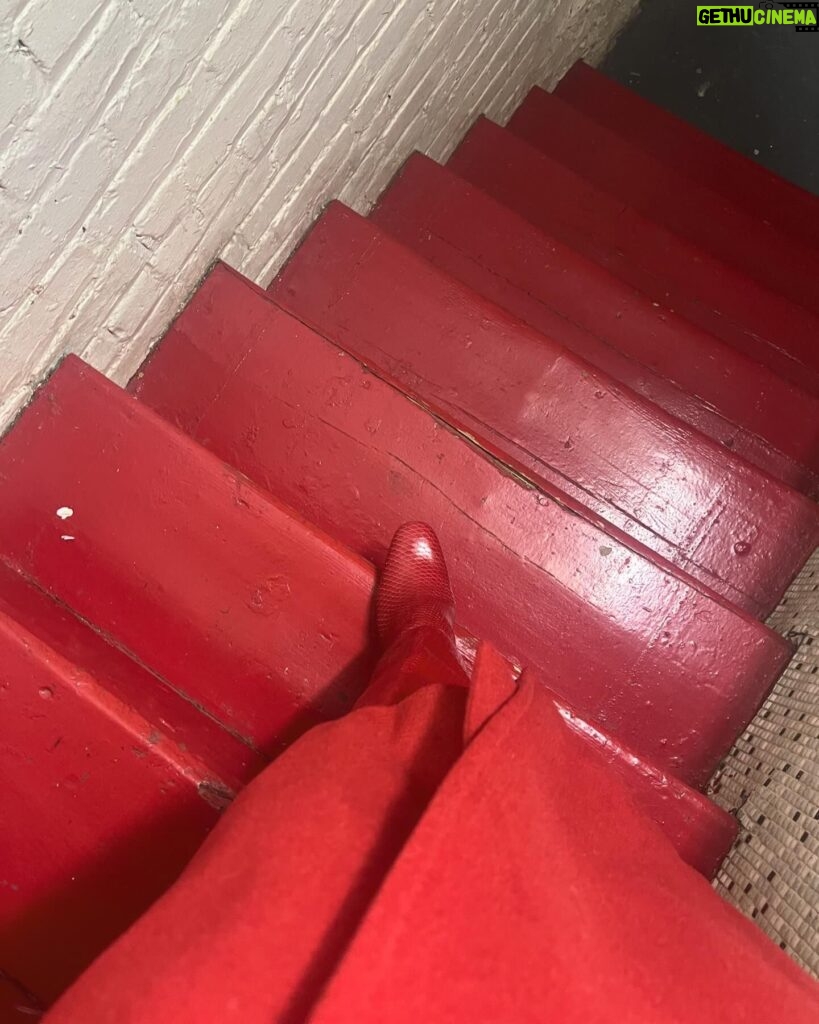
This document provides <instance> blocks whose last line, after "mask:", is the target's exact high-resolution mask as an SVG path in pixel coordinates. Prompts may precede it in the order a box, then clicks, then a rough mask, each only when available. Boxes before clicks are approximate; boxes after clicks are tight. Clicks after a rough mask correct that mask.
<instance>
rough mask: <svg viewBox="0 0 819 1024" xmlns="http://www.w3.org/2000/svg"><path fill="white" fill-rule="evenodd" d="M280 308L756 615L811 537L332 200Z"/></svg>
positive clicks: (786, 507) (663, 418) (645, 409)
mask: <svg viewBox="0 0 819 1024" xmlns="http://www.w3.org/2000/svg"><path fill="white" fill-rule="evenodd" d="M271 294H272V295H273V296H274V298H275V299H276V300H277V301H278V302H280V303H281V305H283V306H284V307H285V308H287V309H288V310H289V311H290V312H292V313H293V314H294V315H296V316H299V317H300V318H301V319H302V320H304V321H305V322H306V323H308V324H309V325H310V326H311V327H313V328H314V329H315V330H317V331H319V333H321V334H324V335H325V336H326V337H328V338H330V339H332V340H333V341H334V342H336V343H338V344H340V345H342V346H343V347H344V348H345V349H347V350H348V351H351V352H354V353H355V354H356V355H359V356H361V357H362V358H364V359H365V360H366V361H367V362H368V363H369V364H371V365H374V366H380V367H383V368H384V369H385V370H386V371H387V372H388V373H390V374H391V375H393V376H394V377H396V378H397V379H398V380H400V381H401V383H402V384H404V385H406V386H408V387H410V388H412V389H414V390H416V391H417V392H418V393H419V394H420V395H421V397H422V398H424V399H427V400H430V401H434V402H436V403H438V404H440V405H442V406H443V408H445V409H446V410H447V411H448V413H452V414H455V415H456V416H458V417H460V418H461V419H462V420H463V421H464V422H465V423H466V424H467V429H468V430H470V432H472V433H476V434H477V436H478V437H479V438H480V437H485V436H489V437H490V439H491V440H492V441H493V443H495V444H497V445H498V447H499V448H500V449H501V451H502V452H503V453H504V456H507V455H508V456H511V457H513V458H515V459H517V460H518V461H520V462H521V463H523V465H525V466H526V469H527V471H528V472H529V474H530V475H531V476H532V479H533V480H534V482H535V483H537V484H538V485H541V484H543V485H544V486H545V487H546V488H547V489H549V488H554V487H557V488H558V489H560V491H561V492H563V493H566V494H570V495H571V496H572V497H573V498H574V499H575V500H576V501H578V502H580V503H581V505H583V506H585V507H586V508H588V509H591V510H592V511H594V512H595V513H596V514H598V515H600V516H601V517H603V518H604V519H605V520H606V521H608V522H609V523H611V524H613V525H614V526H616V527H618V528H619V529H620V530H623V531H625V532H626V533H627V534H629V535H630V536H631V537H633V538H635V539H636V540H638V541H639V542H640V543H642V544H644V545H646V546H647V547H648V548H649V549H650V550H651V551H653V552H656V553H657V554H658V555H661V556H662V557H663V558H666V559H668V560H669V561H671V562H673V563H674V564H675V565H677V566H679V567H680V568H681V569H683V570H685V571H686V572H687V573H690V574H691V575H693V576H695V577H696V578H697V579H699V580H700V581H702V582H703V583H704V584H705V585H706V586H709V587H711V588H713V589H714V590H716V591H717V592H718V593H720V594H722V595H723V596H724V597H726V598H728V599H729V600H731V601H734V602H735V603H737V604H739V605H740V606H741V607H743V608H745V609H746V610H748V611H751V612H752V613H753V614H755V615H759V616H764V615H766V614H768V613H769V612H770V611H771V610H772V609H773V608H774V607H775V606H776V604H777V602H778V600H779V599H780V597H781V596H782V594H783V592H784V591H785V589H786V588H787V586H788V584H789V583H790V581H791V580H792V579H793V578H794V576H795V575H796V574H797V572H798V571H799V569H800V568H801V567H802V565H803V564H804V563H805V561H806V560H807V558H808V557H809V556H810V554H811V553H812V551H813V549H814V547H815V546H816V543H817V541H818V540H819V510H817V507H816V505H815V504H814V503H813V502H812V501H810V500H809V499H808V498H806V497H805V496H804V495H801V494H799V493H798V492H796V491H794V490H791V489H789V488H787V487H785V486H784V485H783V484H781V483H780V482H779V481H777V480H774V479H773V478H771V477H768V476H766V475H765V474H763V473H762V472H761V471H759V470H757V469H755V468H754V467H753V466H751V465H750V464H749V463H746V462H745V461H744V460H741V459H738V458H737V457H736V456H734V455H732V454H731V453H730V452H728V451H727V450H726V449H725V448H723V447H722V446H720V445H719V444H717V443H715V442H714V441H712V440H711V439H710V438H707V437H705V436H704V435H701V434H699V433H697V432H695V431H693V430H691V429H690V428H688V427H686V425H685V424H683V423H681V422H680V421H679V420H676V419H674V418H672V417H670V416H668V415H667V414H666V413H664V412H663V411H662V410H661V409H659V408H658V407H657V406H655V405H653V404H652V403H650V402H647V401H646V400H645V399H643V398H641V397H640V396H638V395H636V394H634V393H633V392H631V391H629V390H627V389H625V388H622V387H620V386H618V385H617V384H616V383H615V382H614V381H613V380H612V379H611V378H610V377H607V376H606V375H604V374H601V373H600V371H597V370H595V369H594V368H593V367H592V366H591V365H590V364H588V363H587V362H585V361H583V360H581V359H578V358H577V357H576V356H574V355H573V354H572V353H571V352H570V351H568V350H567V349H566V348H564V347H563V346H561V345H559V344H557V343H556V342H555V341H553V340H552V339H551V338H548V337H546V336H544V335H542V334H540V333H538V332H537V331H533V330H532V329H531V328H529V327H527V326H526V325H525V324H524V323H522V322H521V321H519V320H518V319H516V318H514V317H511V316H509V315H508V314H507V313H505V312H504V311H503V310H502V309H500V308H499V307H498V306H495V305H494V304H493V303H490V302H488V301H487V300H486V299H484V298H483V297H482V296H480V295H478V294H477V293H475V292H473V291H471V290H470V289H468V288H465V287H464V286H463V285H462V284H460V283H459V282H458V281H456V280H455V279H454V278H452V277H450V276H449V275H447V274H443V273H441V272H440V271H439V270H437V269H436V268H435V267H433V266H432V265H431V264H430V263H428V262H427V261H426V260H423V259H421V258H420V257H418V256H417V255H415V254H414V253H412V252H411V251H410V250H408V249H407V248H406V247H405V246H402V245H400V244H398V243H397V242H395V241H394V240H393V239H391V238H390V237H389V236H388V235H386V234H385V233H384V232H383V231H380V230H379V229H378V228H377V227H376V226H375V225H374V224H373V223H372V222H370V221H367V220H366V219H364V218H363V217H359V216H358V215H357V214H355V213H353V212H352V211H351V210H348V209H346V208H345V207H343V206H342V205H341V204H338V203H333V204H331V205H330V207H328V209H327V211H326V212H325V213H324V214H323V215H322V217H321V218H320V220H319V221H318V222H317V224H316V225H315V227H314V228H313V229H312V230H311V232H310V233H309V235H308V236H307V238H306V239H305V241H304V242H303V243H302V245H301V247H300V248H299V250H298V251H297V252H296V253H295V254H294V256H293V257H292V258H291V260H290V262H289V263H288V264H287V266H286V268H285V269H284V270H283V272H282V274H281V275H280V277H279V278H278V280H277V281H275V282H274V283H273V285H271Z"/></svg>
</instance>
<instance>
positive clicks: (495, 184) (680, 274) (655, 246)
mask: <svg viewBox="0 0 819 1024" xmlns="http://www.w3.org/2000/svg"><path fill="white" fill-rule="evenodd" d="M447 166H448V167H449V168H451V169H452V170H453V171H455V173H456V174H459V175H460V176H461V177H462V178H465V179H467V180H468V181H470V182H472V184H474V185H477V186H478V188H482V189H484V190H485V191H486V192H488V193H489V194H490V195H492V196H494V197H495V199H497V200H499V201H500V202H502V203H504V204H505V205H506V206H509V207H511V208H512V209H513V210H515V211H517V213H519V214H521V215H522V216H523V217H525V218H526V219H527V220H529V221H531V222H532V223H533V224H535V225H537V226H538V227H539V228H541V229H542V230H544V231H546V232H548V233H549V234H553V235H555V237H557V238H558V239H559V240H560V241H562V242H564V243H566V244H567V245H570V246H571V247H572V248H574V249H576V250H578V251H579V252H581V253H583V254H584V255H585V256H588V257H590V258H591V259H593V260H594V261H595V262H597V263H600V264H602V265H603V266H605V267H608V268H609V269H610V270H612V271H613V272H614V273H615V274H617V276H618V277H621V278H622V279H623V280H625V281H627V282H628V283H629V284H630V285H632V286H633V287H635V288H638V289H639V290H640V291H642V292H644V293H645V294H647V295H648V296H649V297H650V298H652V299H653V300H654V301H656V302H658V303H659V304H660V305H662V306H670V307H671V308H672V309H673V310H675V311H676V312H677V313H679V314H680V315H681V316H684V317H685V318H686V319H687V320H690V321H691V322H692V323H695V324H696V325H697V326H699V327H701V328H702V329H703V330H705V331H707V332H708V333H710V334H714V335H715V336H716V337H718V338H721V339H722V340H723V341H726V342H727V343H728V344H730V345H733V346H734V347H735V348H736V349H738V350H739V351H740V352H745V353H746V354H747V355H749V356H751V357H752V358H753V359H756V360H757V361H758V362H761V363H762V364H763V365H764V366H768V367H769V368H771V369H773V370H775V371H776V372H777V373H779V374H781V375H782V376H784V377H785V378H786V379H787V380H789V381H791V382H792V383H795V384H796V385H797V386H799V387H803V388H806V389H808V390H810V391H811V392H812V393H813V394H819V373H816V372H814V371H813V370H811V369H809V368H808V367H807V366H806V365H805V364H804V363H803V362H802V361H801V360H810V359H812V358H813V357H812V356H811V352H813V351H814V348H815V338H816V336H817V334H819V317H817V316H815V315H814V314H813V313H812V312H810V311H809V310H807V309H803V308H801V307H799V306H796V305H795V304H794V303H792V302H789V301H788V300H787V299H785V298H784V297H783V296H781V295H779V294H777V293H776V292H774V291H771V290H770V289H766V288H763V287H762V286H761V285H759V284H758V283H757V282H755V281H753V280H751V279H750V278H749V277H747V275H745V274H743V273H742V272H741V271H739V270H738V269H736V268H735V267H732V266H730V265H728V264H726V263H725V262H723V261H720V260H719V259H717V258H716V257H714V256H711V255H710V254H709V253H707V252H705V251H704V250H703V249H702V248H700V247H698V246H696V245H694V244H693V243H691V242H689V241H687V240H686V239H684V238H682V237H681V236H679V235H678V234H675V233H674V232H672V231H670V230H669V229H668V228H666V227H664V226H663V225H661V224H657V223H656V222H655V221H652V220H650V219H649V218H647V217H644V216H643V215H642V214H640V213H639V212H638V211H636V210H634V209H633V208H631V207H629V206H627V205H625V204H624V203H623V202H622V201H620V200H618V199H616V198H615V197H613V196H611V195H608V194H607V193H605V192H603V191H601V190H600V189H598V188H596V187H595V186H594V185H593V184H591V183H590V182H588V181H586V180H585V179H584V178H583V177H582V176H581V175H579V174H576V173H575V172H574V171H572V170H570V169H569V168H568V167H565V166H564V165H563V164H561V163H559V162H558V161H557V160H554V159H552V158H551V157H549V156H547V155H546V154H545V153H543V152H542V151H541V150H539V149H538V148H537V147H535V146H533V145H531V144H529V143H528V142H525V141H524V140H523V139H521V138H519V137H518V136H517V135H515V134H514V133H513V132H511V131H509V130H508V129H505V128H500V127H499V126H498V125H496V124H493V123H492V122H491V121H488V120H487V119H486V118H479V119H478V120H477V121H476V122H475V124H474V126H473V127H472V128H471V129H470V131H469V132H468V133H467V135H466V137H465V138H464V141H463V142H462V143H461V144H460V145H459V146H458V148H457V149H456V150H455V152H454V153H453V155H452V156H451V157H450V159H449V161H448V163H447ZM792 352H796V353H798V354H799V356H798V358H795V357H794V356H793V355H792Z"/></svg>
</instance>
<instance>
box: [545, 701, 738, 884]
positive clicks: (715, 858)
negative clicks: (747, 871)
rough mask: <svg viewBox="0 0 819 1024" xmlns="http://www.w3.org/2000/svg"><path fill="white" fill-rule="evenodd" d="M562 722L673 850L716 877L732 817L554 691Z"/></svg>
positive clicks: (732, 832) (731, 836)
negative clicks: (623, 786) (624, 789)
mask: <svg viewBox="0 0 819 1024" xmlns="http://www.w3.org/2000/svg"><path fill="white" fill-rule="evenodd" d="M555 704H556V705H557V708H558V710H559V711H560V714H561V716H562V717H563V720H564V722H565V723H566V725H567V726H568V727H569V728H570V729H571V730H572V731H573V732H575V733H577V734H578V735H579V736H582V737H583V739H584V740H585V741H586V742H587V743H588V744H589V745H590V746H592V747H594V748H595V750H597V751H598V753H599V754H600V755H601V757H603V759H604V760H605V761H606V763H607V764H608V765H609V767H610V768H611V770H612V771H613V772H614V773H615V774H616V775H617V776H618V777H619V778H620V779H621V780H622V781H623V782H624V783H625V784H626V786H628V788H629V790H630V791H631V794H632V796H633V797H634V801H635V803H636V804H637V805H638V806H639V807H640V808H641V809H642V810H643V811H644V812H645V813H646V814H647V815H648V816H649V817H650V818H651V819H652V821H656V822H657V824H658V825H660V827H661V828H662V829H663V831H664V832H665V833H666V835H667V836H668V837H669V838H670V839H671V841H672V843H673V844H674V847H675V849H676V850H677V852H678V853H679V855H680V856H681V857H682V859H683V860H684V861H685V862H686V864H690V865H691V867H693V868H695V869H696V870H697V871H699V872H700V874H702V875H705V877H706V878H708V879H712V878H714V877H715V876H716V873H717V871H718V870H719V867H720V865H721V864H722V862H723V860H724V859H725V857H726V856H727V854H728V851H729V850H730V849H731V846H732V845H733V843H734V840H735V839H736V837H737V832H738V831H739V826H738V824H737V820H736V818H734V817H733V816H732V815H730V814H728V812H727V811H724V810H722V808H721V807H718V806H717V805H716V804H715V803H713V801H711V800H709V799H708V797H707V796H705V795H704V794H702V793H699V792H697V790H695V789H692V788H691V787H690V786H686V785H685V783H684V782H681V781H680V780H679V779H677V778H675V777H674V776H673V775H669V774H668V773H667V772H665V771H663V770H662V769H660V768H657V766H656V765H654V764H652V762H651V761H648V760H645V759H644V758H641V757H640V756H639V755H638V754H636V753H634V751H632V750H631V749H629V747H627V746H625V745H624V744H622V743H620V741H619V740H617V739H616V737H613V736H610V735H608V734H607V733H606V732H605V731H604V730H602V729H598V728H597V727H596V726H594V725H592V724H590V723H589V722H587V721H585V720H584V719H583V718H582V717H581V716H580V715H578V714H577V712H576V711H575V710H574V709H573V708H572V707H571V706H570V705H568V704H566V702H565V701H562V700H560V698H559V697H557V695H555Z"/></svg>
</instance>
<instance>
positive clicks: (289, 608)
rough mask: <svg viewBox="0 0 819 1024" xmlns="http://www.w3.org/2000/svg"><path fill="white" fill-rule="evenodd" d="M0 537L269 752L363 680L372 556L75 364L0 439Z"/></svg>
mask: <svg viewBox="0 0 819 1024" xmlns="http://www.w3.org/2000/svg"><path fill="white" fill-rule="evenodd" d="M63 507H68V508H72V509H73V510H74V514H73V516H72V517H71V518H70V519H66V520H61V519H60V518H59V517H58V515H57V510H58V509H60V508H63ZM0 535H2V536H3V546H4V550H5V554H6V557H7V559H8V560H9V561H10V562H11V563H12V564H13V565H15V566H17V567H19V568H20V569H22V570H24V571H25V572H27V573H28V574H29V575H30V576H31V577H32V578H34V579H36V580H37V582H38V583H39V585H40V586H42V587H43V588H44V589H45V590H47V591H48V592H49V593H51V594H53V595H54V596H56V597H57V598H58V599H59V600H61V601H63V602H65V603H66V604H68V605H69V606H70V607H72V608H73V609H75V611H76V612H77V613H78V614H79V615H81V616H82V617H83V618H84V619H85V620H87V621H88V622H91V623H92V624H93V625H94V626H95V627H96V628H98V629H99V630H101V631H102V632H103V633H105V634H107V635H110V636H113V637H115V638H116V640H117V642H118V643H120V644H121V645H122V646H123V647H125V648H126V649H127V650H129V651H131V652H133V654H134V655H135V656H136V657H137V658H139V659H140V661H141V662H143V663H144V664H146V665H148V666H149V667H150V668H151V669H152V670H153V671H154V672H156V673H157V674H158V675H160V676H161V677H162V678H164V679H166V680H167V681H168V683H169V684H170V685H171V686H173V687H174V688H175V689H177V690H178V691H180V692H181V693H184V694H185V695H186V696H187V698H189V699H190V700H192V701H194V702H195V703H196V704H197V705H198V706H201V707H203V708H205V709H206V711H207V712H208V713H209V714H212V715H214V716H215V717H216V718H217V719H219V720H220V721H222V722H223V723H225V724H226V725H227V726H229V727H230V728H231V729H232V730H234V731H235V732H236V733H237V734H238V735H241V736H244V737H247V742H248V743H250V744H252V745H253V746H254V747H255V748H257V749H258V750H260V751H262V752H264V753H265V754H270V753H273V752H275V751H277V750H279V749H281V747H282V745H283V744H284V743H285V742H286V741H287V740H288V739H289V738H291V737H292V735H293V734H294V733H297V732H299V731H300V730H302V729H303V728H305V727H307V726H309V725H311V724H313V723H314V722H316V721H318V720H321V719H322V718H325V717H327V716H328V715H336V714H339V713H341V712H342V711H344V710H346V709H347V708H349V706H350V704H351V702H352V700H353V699H354V698H355V695H356V692H357V691H358V690H359V689H360V688H361V686H362V685H363V683H364V681H366V678H367V676H368V672H369V669H370V667H371V664H372V656H373V655H374V653H375V652H374V648H373V645H372V644H371V643H370V629H369V627H370V623H369V603H370V596H371V591H372V587H373V582H374V573H373V569H372V566H370V565H368V564H367V563H365V562H363V561H362V560H360V559H358V558H356V557H354V556H353V555H352V554H351V553H350V552H349V551H347V550H345V549H343V548H340V547H339V546H338V545H336V544H335V543H334V542H333V541H332V540H331V539H330V538H328V537H326V536H324V535H323V534H321V533H320V532H318V531H317V530H315V529H314V528H313V527H311V526H309V525H308V524H307V523H306V522H304V521H303V520H302V519H300V518H299V517H298V516H296V515H295V514H294V513H293V512H292V510H290V509H287V508H284V507H283V506H281V505H279V504H277V503H276V502H274V501H272V500H271V499H270V497H269V496H267V495H264V494H262V493H261V492H260V491H259V490H258V489H257V488H256V487H255V486H253V484H251V483H250V482H249V481H247V480H245V479H244V478H243V477H241V476H240V475H239V474H238V473H237V472H236V471H235V470H234V469H232V468H230V467H228V466H225V465H223V464H222V463H221V462H219V460H218V459H216V458H214V456H213V455H211V454H210V453H208V452H206V451H205V450H204V449H202V448H201V447H200V446H198V445H196V444H193V443H192V442H191V441H190V439H189V438H187V437H185V436H184V435H183V434H181V433H179V432H178V431H176V430H174V429H173V428H172V427H171V426H169V425H168V424H167V423H166V422H165V421H164V420H163V419H161V418H160V417H158V416H156V415H154V414H153V413H152V412H151V411H150V410H149V409H148V408H147V407H146V406H145V405H143V404H140V403H138V402H136V401H134V400H133V399H132V398H130V397H129V396H128V395H126V394H125V393H124V392H122V391H121V390H120V389H119V388H117V387H115V385H113V384H111V383H110V382H109V381H107V380H105V378H103V377H102V376H101V375H99V374H97V373H95V372H94V371H93V370H92V369H91V368H90V367H87V366H85V365H84V364H82V363H81V362H80V361H79V360H76V359H71V358H70V359H68V360H66V361H65V362H64V363H63V364H62V365H61V367H60V368H59V369H58V371H57V372H56V373H55V374H54V375H53V376H52V377H51V379H50V380H49V381H48V382H47V384H46V385H45V386H44V387H43V388H42V389H41V390H40V391H39V393H38V395H37V397H36V399H35V400H34V402H33V403H32V405H31V406H29V408H28V409H27V410H26V412H25V413H24V415H23V416H22V417H21V419H20V420H19V421H18V423H17V424H16V425H15V428H14V430H13V431H11V433H10V434H9V435H8V436H7V437H6V438H5V439H4V440H3V442H2V444H1V445H0ZM63 535H71V536H73V537H74V538H75V539H74V540H73V541H65V540H61V536H63Z"/></svg>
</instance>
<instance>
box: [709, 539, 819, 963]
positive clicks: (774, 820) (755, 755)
mask: <svg viewBox="0 0 819 1024" xmlns="http://www.w3.org/2000/svg"><path fill="white" fill-rule="evenodd" d="M768 624H769V625H770V626H771V627H772V628H773V629H776V630H778V631H779V632H780V633H782V634H784V635H785V636H786V637H788V638H789V639H790V640H791V641H792V642H793V643H794V644H795V645H797V646H798V649H797V652H796V654H795V655H794V657H793V659H792V661H791V663H790V665H789V666H788V668H787V669H786V671H785V673H784V674H783V676H782V678H781V679H780V680H779V682H778V683H777V684H776V686H775V687H774V690H773V692H772V693H771V695H770V697H769V698H768V700H767V701H766V703H765V705H764V707H763V708H762V710H761V711H760V712H759V714H758V715H757V716H756V718H755V719H754V720H753V722H751V724H750V726H749V727H748V729H747V730H746V731H745V732H744V733H743V734H742V736H741V737H740V738H739V740H737V743H736V745H735V746H734V748H733V750H732V751H731V753H730V754H729V755H728V757H727V758H726V759H725V762H724V763H723V764H722V765H721V767H720V768H719V770H718V771H717V773H716V774H715V776H714V778H713V779H712V780H711V785H710V788H709V793H710V795H711V796H712V797H713V798H714V800H715V801H716V802H717V803H719V804H720V805H721V806H722V807H724V808H725V809H726V810H729V811H731V812H732V813H734V814H736V816H737V817H738V819H739V825H740V833H739V838H738V839H737V842H736V845H735V846H734V848H733V850H732V851H731V853H730V854H729V856H728V858H727V859H726V861H725V863H724V865H723V867H722V869H721V871H720V873H719V875H718V877H717V880H716V882H715V887H716V889H717V891H718V892H720V893H721V894H722V895H723V896H725V897H726V898H727V899H728V900H729V901H730V902H732V903H734V904H735V905H736V906H737V907H739V909H740V910H742V911H744V913H746V914H747V915H748V916H749V917H752V918H753V919H754V920H755V921H756V922H757V924H758V925H759V926H760V927H761V928H762V929H763V930H764V931H765V932H767V933H768V935H770V936H771V938H772V939H773V940H774V941H775V942H777V943H779V945H780V946H781V947H782V948H783V949H786V950H788V952H789V953H791V955H792V956H793V957H794V959H795V960H797V961H798V962H799V963H801V964H802V965H803V966H804V967H806V968H807V969H808V970H809V971H810V972H811V973H812V974H813V975H815V976H816V977H819V549H817V550H816V551H815V552H814V554H813V556H812V558H811V559H810V561H809V562H808V564H807V565H806V566H805V568H804V569H803V570H802V572H801V573H800V575H799V576H798V577H797V578H796V580H794V582H793V584H792V585H791V587H790V589H789V590H788V593H787V594H786V596H785V598H784V599H783V600H782V603H781V604H780V606H779V607H778V608H777V609H776V611H775V612H774V613H773V615H772V616H771V618H770V619H769V620H768Z"/></svg>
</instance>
